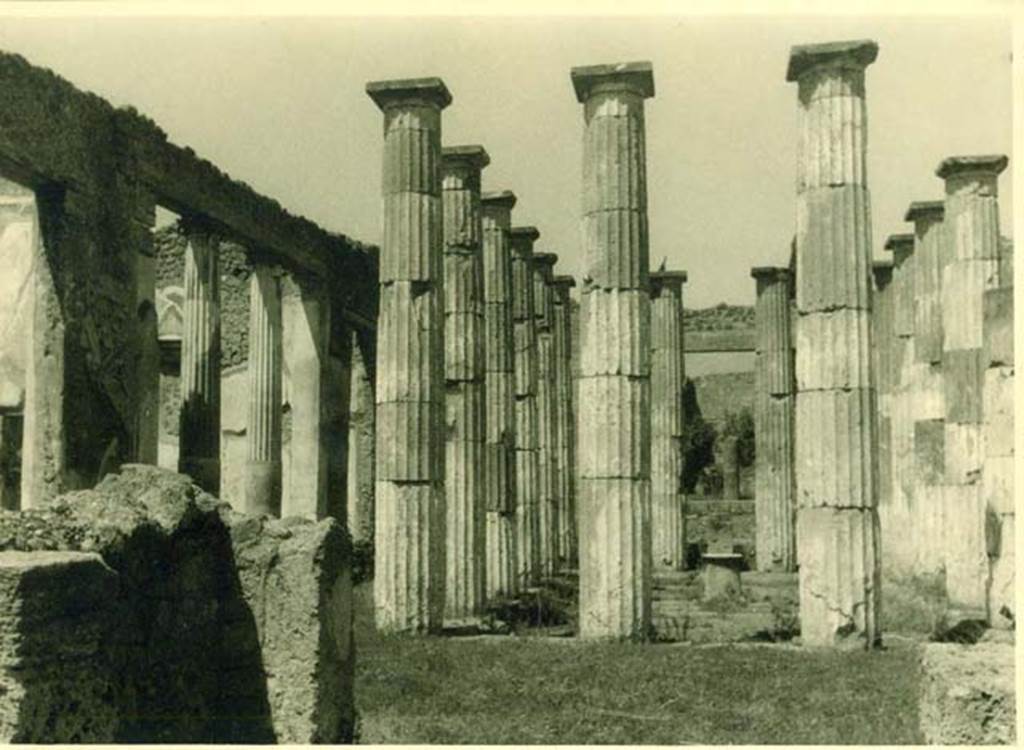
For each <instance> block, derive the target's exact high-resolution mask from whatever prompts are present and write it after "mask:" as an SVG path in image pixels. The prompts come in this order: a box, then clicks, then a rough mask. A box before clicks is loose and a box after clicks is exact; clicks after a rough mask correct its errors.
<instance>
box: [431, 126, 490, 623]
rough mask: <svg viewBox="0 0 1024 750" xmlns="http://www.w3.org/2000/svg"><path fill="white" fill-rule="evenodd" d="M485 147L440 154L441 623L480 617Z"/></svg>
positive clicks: (446, 150) (483, 532) (483, 536)
mask: <svg viewBox="0 0 1024 750" xmlns="http://www.w3.org/2000/svg"><path fill="white" fill-rule="evenodd" d="M489 163H490V157H488V156H487V152H486V151H485V150H484V149H483V147H482V146H453V147H449V148H444V149H442V159H441V189H442V210H443V214H444V292H445V303H444V319H445V341H444V345H445V374H444V376H445V410H446V413H447V417H446V422H445V438H446V440H445V451H446V452H445V505H446V506H447V518H448V521H447V528H448V532H447V545H446V550H447V552H446V554H447V563H446V570H447V580H446V584H445V591H446V595H445V613H444V614H445V619H451V620H459V619H464V618H467V617H471V616H473V615H476V614H478V613H479V611H480V608H481V607H482V606H483V600H484V575H485V568H484V566H485V564H486V528H485V525H484V513H485V512H486V511H485V506H484V499H483V493H484V488H485V487H486V482H485V479H484V469H485V467H484V437H485V436H484V279H483V258H482V256H481V241H482V240H481V232H482V227H481V217H480V171H481V170H482V169H483V168H484V167H486V166H487V165H488V164H489Z"/></svg>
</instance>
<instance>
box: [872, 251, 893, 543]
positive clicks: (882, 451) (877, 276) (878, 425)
mask: <svg viewBox="0 0 1024 750" xmlns="http://www.w3.org/2000/svg"><path fill="white" fill-rule="evenodd" d="M892 268H893V264H892V261H889V260H876V261H873V262H872V263H871V274H872V277H873V280H874V294H873V296H872V301H871V342H872V345H871V352H872V358H871V369H872V372H874V373H875V391H876V393H877V396H876V402H877V404H878V408H877V409H876V410H875V429H876V435H877V438H876V439H875V446H876V455H877V466H878V480H877V485H878V514H879V519H880V520H881V527H882V529H883V531H884V529H885V520H884V516H883V513H884V512H886V511H887V510H888V508H889V507H890V506H891V504H892V416H891V408H890V401H891V398H892V383H893V364H892V349H893V343H892V342H893V328H892V307H893V303H892V296H893V285H892Z"/></svg>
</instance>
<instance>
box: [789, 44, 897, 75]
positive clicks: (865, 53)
mask: <svg viewBox="0 0 1024 750" xmlns="http://www.w3.org/2000/svg"><path fill="white" fill-rule="evenodd" d="M876 57H878V43H877V42H874V41H872V40H870V39H857V40H854V41H846V42H825V43H824V44H797V45H794V46H793V47H791V48H790V51H789V67H788V68H787V69H786V80H787V81H798V80H800V78H801V77H802V76H803V75H804V74H805V73H807V72H808V71H810V70H811V69H813V68H816V67H818V66H819V65H839V66H842V67H856V68H860V69H864V68H866V67H867V66H868V65H870V64H871V63H873V62H874V61H875V58H876Z"/></svg>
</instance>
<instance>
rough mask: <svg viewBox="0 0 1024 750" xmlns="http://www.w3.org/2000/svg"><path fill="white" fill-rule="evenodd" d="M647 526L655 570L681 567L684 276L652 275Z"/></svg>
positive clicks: (683, 557)
mask: <svg viewBox="0 0 1024 750" xmlns="http://www.w3.org/2000/svg"><path fill="white" fill-rule="evenodd" d="M650 278H651V525H652V527H653V528H652V540H651V544H652V557H653V561H654V564H655V565H661V566H665V567H668V568H673V569H676V570H682V569H683V567H684V565H685V562H686V550H685V546H686V545H685V541H686V520H685V513H684V508H683V504H684V502H685V497H684V495H683V487H682V481H683V437H684V428H685V420H686V415H685V413H684V412H683V386H684V385H685V383H686V373H685V367H684V361H683V284H684V283H685V282H686V272H685V271H684V272H661V273H652V274H651V277H650Z"/></svg>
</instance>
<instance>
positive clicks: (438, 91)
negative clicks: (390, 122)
mask: <svg viewBox="0 0 1024 750" xmlns="http://www.w3.org/2000/svg"><path fill="white" fill-rule="evenodd" d="M366 93H367V95H368V96H369V97H370V98H371V99H373V103H374V104H376V105H377V106H378V107H380V108H381V109H389V108H391V107H401V106H409V105H417V104H420V105H422V104H427V105H432V106H435V107H437V108H438V109H444V108H445V107H447V106H448V105H449V104H451V103H452V95H451V93H449V91H448V87H447V86H445V85H444V81H442V80H441V79H440V78H395V79H391V80H388V81H370V82H369V83H368V84H366Z"/></svg>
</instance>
